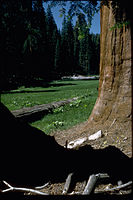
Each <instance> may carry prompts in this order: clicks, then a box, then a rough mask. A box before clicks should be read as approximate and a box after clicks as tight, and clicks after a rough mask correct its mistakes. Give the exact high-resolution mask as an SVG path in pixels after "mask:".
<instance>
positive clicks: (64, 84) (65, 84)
mask: <svg viewBox="0 0 133 200" xmlns="http://www.w3.org/2000/svg"><path fill="white" fill-rule="evenodd" d="M69 85H70V86H72V85H76V84H73V83H52V84H51V83H49V84H42V85H34V86H29V88H32V87H33V88H34V87H44V88H49V87H62V86H69ZM16 90H17V89H16ZM16 90H15V91H14V90H10V89H9V90H6V91H1V94H17V93H18V94H19V93H40V92H57V91H58V90H53V89H51V90H26V89H25V90H21V89H20V90H19V89H18V91H16Z"/></svg>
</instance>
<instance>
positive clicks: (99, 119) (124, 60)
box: [85, 1, 132, 134]
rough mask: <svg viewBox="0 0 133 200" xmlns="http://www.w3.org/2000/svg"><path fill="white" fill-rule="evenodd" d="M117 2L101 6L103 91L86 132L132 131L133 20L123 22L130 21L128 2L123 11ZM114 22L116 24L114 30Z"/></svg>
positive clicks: (101, 89)
mask: <svg viewBox="0 0 133 200" xmlns="http://www.w3.org/2000/svg"><path fill="white" fill-rule="evenodd" d="M125 3H126V4H127V2H125ZM114 4H115V3H114ZM114 4H113V3H112V2H111V1H109V2H108V6H106V5H103V6H102V8H101V36H100V80H99V94H98V99H97V101H96V104H95V106H94V109H93V111H92V114H91V116H90V117H89V123H88V125H87V127H86V128H85V131H89V130H91V129H94V130H96V129H102V130H104V131H105V130H108V131H112V133H113V134H114V133H115V132H117V131H121V132H124V133H125V132H127V131H128V133H129V132H130V133H131V125H132V124H131V119H132V98H131V96H132V69H131V65H132V58H131V57H132V54H131V41H132V40H131V23H130V24H129V25H128V26H127V25H125V24H124V23H122V22H124V21H128V22H130V18H129V16H127V14H126V12H127V10H125V7H124V5H123V7H122V8H120V13H121V14H119V13H118V10H117V8H116V7H115V6H117V5H114ZM129 7H130V6H129ZM127 13H128V12H127ZM128 14H129V13H128ZM118 15H119V16H120V19H119V20H120V21H121V24H122V26H121V27H119V28H118V27H117V26H116V25H117V24H118V21H117V20H118V19H117V18H116V16H118ZM114 25H115V26H116V27H115V28H112V29H110V28H111V27H114Z"/></svg>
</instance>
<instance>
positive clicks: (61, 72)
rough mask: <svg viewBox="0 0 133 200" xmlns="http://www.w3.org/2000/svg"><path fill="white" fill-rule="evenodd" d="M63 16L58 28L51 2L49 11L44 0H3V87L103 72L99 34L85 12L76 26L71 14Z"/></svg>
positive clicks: (0, 55) (0, 45)
mask: <svg viewBox="0 0 133 200" xmlns="http://www.w3.org/2000/svg"><path fill="white" fill-rule="evenodd" d="M31 3H32V4H31ZM31 5H32V6H31ZM59 17H61V16H59ZM62 17H63V24H62V30H58V28H57V25H56V22H55V20H54V17H53V14H52V11H51V6H50V5H48V7H47V10H46V11H45V9H44V4H43V1H42V0H38V1H36V0H32V1H22V0H10V1H8V0H5V1H2V2H1V6H0V18H1V21H0V35H1V38H0V60H1V68H0V85H1V90H7V89H14V88H17V87H20V86H22V85H24V86H31V85H32V86H33V85H34V84H35V85H36V84H40V83H41V82H42V81H43V82H44V81H45V82H48V81H51V80H57V79H60V78H61V77H62V76H68V75H73V74H82V75H93V74H99V57H100V55H99V54H100V36H99V34H96V35H95V34H93V33H90V27H89V26H88V25H87V22H86V19H85V15H84V14H82V13H79V14H78V16H77V21H76V24H75V26H74V25H73V23H72V17H71V16H70V15H69V16H68V15H63V16H62Z"/></svg>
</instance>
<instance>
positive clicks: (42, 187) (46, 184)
mask: <svg viewBox="0 0 133 200" xmlns="http://www.w3.org/2000/svg"><path fill="white" fill-rule="evenodd" d="M49 183H50V182H48V183H45V184H44V185H41V186H37V187H35V190H41V189H44V188H45V187H47V186H48V185H49Z"/></svg>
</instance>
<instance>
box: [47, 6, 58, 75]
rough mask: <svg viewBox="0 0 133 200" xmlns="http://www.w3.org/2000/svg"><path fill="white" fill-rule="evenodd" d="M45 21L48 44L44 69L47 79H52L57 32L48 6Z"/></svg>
mask: <svg viewBox="0 0 133 200" xmlns="http://www.w3.org/2000/svg"><path fill="white" fill-rule="evenodd" d="M46 21H47V29H46V31H47V43H48V48H47V52H48V62H47V64H46V68H45V69H46V71H47V75H48V76H49V78H53V77H54V73H53V72H54V64H55V51H56V43H57V35H58V30H57V25H56V23H55V20H54V17H53V14H52V12H51V8H50V6H49V5H48V8H47V13H46Z"/></svg>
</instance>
